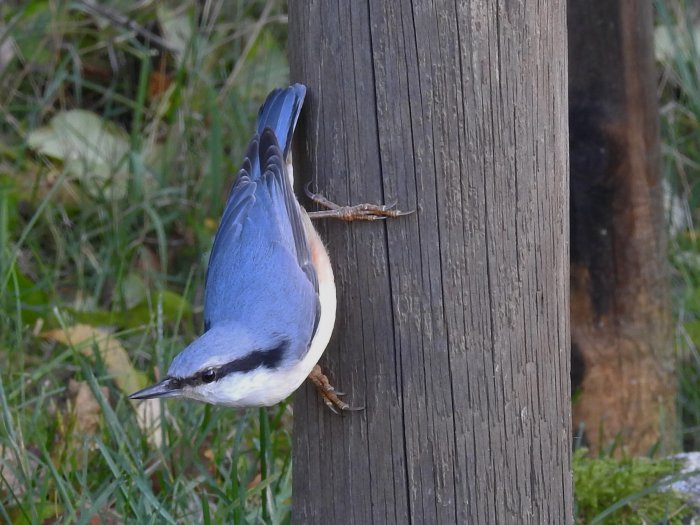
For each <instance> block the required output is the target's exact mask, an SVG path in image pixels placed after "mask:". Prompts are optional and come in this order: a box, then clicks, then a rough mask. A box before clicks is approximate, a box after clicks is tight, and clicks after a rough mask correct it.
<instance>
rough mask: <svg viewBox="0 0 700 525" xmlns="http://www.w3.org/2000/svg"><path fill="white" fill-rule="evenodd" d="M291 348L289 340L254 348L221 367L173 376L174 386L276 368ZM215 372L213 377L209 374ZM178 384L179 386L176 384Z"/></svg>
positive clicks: (207, 381) (208, 381) (191, 384)
mask: <svg viewBox="0 0 700 525" xmlns="http://www.w3.org/2000/svg"><path fill="white" fill-rule="evenodd" d="M288 348H289V342H288V341H286V340H285V341H283V342H282V343H281V344H280V345H278V346H276V347H275V348H272V349H270V350H253V351H252V352H250V353H249V354H248V355H246V356H245V357H241V358H240V359H234V360H233V361H231V362H229V363H226V364H223V365H221V366H219V367H211V368H206V369H205V370H202V371H201V372H197V373H196V374H195V375H193V376H190V377H174V378H172V383H173V388H178V389H179V388H182V387H183V386H193V387H194V386H198V385H201V384H208V383H213V382H214V381H218V380H219V379H221V378H222V377H225V376H227V375H228V374H233V373H235V372H252V371H253V370H255V369H256V368H260V367H261V366H262V367H263V368H268V369H273V368H276V367H277V366H278V365H279V364H280V363H281V362H282V360H283V359H284V356H285V354H286V353H287V350H288ZM212 372H213V377H211V378H210V377H209V374H210V373H212ZM205 375H206V377H205ZM176 385H177V386H176Z"/></svg>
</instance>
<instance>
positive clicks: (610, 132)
mask: <svg viewBox="0 0 700 525" xmlns="http://www.w3.org/2000/svg"><path fill="white" fill-rule="evenodd" d="M568 18H569V82H570V84H569V101H570V107H571V113H570V123H571V124H570V125H571V136H570V139H571V277H572V280H571V323H572V344H573V350H574V353H575V357H577V359H575V360H574V363H578V365H577V366H574V377H575V381H574V386H575V388H576V389H578V390H580V395H578V396H577V400H576V402H575V403H574V423H575V426H576V428H577V429H579V428H580V429H585V437H586V441H587V442H588V444H589V445H590V446H591V448H592V449H593V451H594V452H597V451H598V450H599V449H600V448H601V447H605V446H608V445H609V444H610V443H611V442H613V441H614V440H618V447H617V450H618V451H622V450H625V451H627V452H630V453H633V454H645V453H648V452H649V450H651V449H652V447H654V446H656V445H657V444H660V445H661V450H662V451H665V452H670V451H673V450H674V448H675V443H674V440H675V425H674V422H675V393H676V388H675V385H676V382H675V378H674V374H673V364H674V363H673V341H672V330H671V328H672V326H671V316H670V301H669V295H668V286H667V278H668V272H667V266H666V239H665V236H664V224H665V222H664V217H663V210H662V187H661V175H660V160H659V150H660V147H659V126H658V110H657V100H656V99H657V95H656V82H657V79H656V74H655V71H654V40H653V9H652V3H651V2H644V1H642V2H640V1H638V0H569V13H568Z"/></svg>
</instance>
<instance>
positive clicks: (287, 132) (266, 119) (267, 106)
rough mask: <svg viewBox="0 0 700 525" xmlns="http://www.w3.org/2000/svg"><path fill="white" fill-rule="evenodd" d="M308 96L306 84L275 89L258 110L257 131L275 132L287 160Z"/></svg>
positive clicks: (260, 132)
mask: <svg viewBox="0 0 700 525" xmlns="http://www.w3.org/2000/svg"><path fill="white" fill-rule="evenodd" d="M305 96H306V86H304V85H303V84H294V85H292V86H289V87H288V88H285V89H275V90H274V91H272V92H271V93H270V94H269V95H268V96H267V99H266V100H265V103H264V104H263V105H262V106H260V111H258V123H257V133H258V135H260V136H262V134H263V131H265V128H270V129H272V131H274V132H275V136H276V137H277V143H278V144H279V145H280V148H282V152H283V154H284V156H283V157H282V158H283V159H285V160H286V158H287V155H288V154H289V149H290V147H291V144H292V135H293V134H294V128H295V127H296V125H297V119H298V118H299V114H300V113H301V107H302V105H303V104H304V97H305Z"/></svg>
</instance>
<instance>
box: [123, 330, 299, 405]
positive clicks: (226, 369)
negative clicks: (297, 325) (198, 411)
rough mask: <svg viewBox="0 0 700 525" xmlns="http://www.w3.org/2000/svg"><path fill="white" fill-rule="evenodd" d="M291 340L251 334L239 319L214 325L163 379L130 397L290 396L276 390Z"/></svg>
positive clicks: (249, 400)
mask: <svg viewBox="0 0 700 525" xmlns="http://www.w3.org/2000/svg"><path fill="white" fill-rule="evenodd" d="M293 344H294V341H293V338H291V337H289V336H288V335H285V334H279V333H271V334H268V335H263V334H258V333H251V331H249V330H246V329H245V328H244V327H242V326H240V325H238V324H235V323H231V324H228V323H226V324H224V325H223V326H216V327H212V328H210V329H209V330H208V331H207V332H205V333H204V334H203V335H202V336H201V337H199V338H198V339H196V340H195V341H194V342H192V344H190V345H189V346H188V347H187V348H185V349H184V350H183V351H182V352H180V353H179V354H178V355H177V356H175V359H173V362H172V364H171V365H170V368H169V369H168V373H167V375H166V376H165V377H164V378H163V380H162V381H160V382H159V383H156V384H155V385H152V386H149V387H147V388H144V389H143V390H139V391H138V392H135V393H133V394H131V395H130V396H129V398H130V399H151V398H158V397H185V398H191V399H196V400H198V401H204V402H206V403H211V404H214V405H226V406H233V407H246V406H260V405H271V404H274V403H277V402H279V401H280V400H281V399H283V398H284V397H286V395H282V394H280V395H281V396H282V397H281V399H280V398H279V397H280V395H275V391H276V389H275V388H274V380H275V377H277V376H278V375H280V373H282V375H284V374H283V372H284V370H285V369H286V367H287V366H288V363H289V360H290V359H289V357H290V353H291V351H292V350H293ZM271 383H272V384H271ZM271 386H272V387H273V388H272V389H271V388H270V387H271Z"/></svg>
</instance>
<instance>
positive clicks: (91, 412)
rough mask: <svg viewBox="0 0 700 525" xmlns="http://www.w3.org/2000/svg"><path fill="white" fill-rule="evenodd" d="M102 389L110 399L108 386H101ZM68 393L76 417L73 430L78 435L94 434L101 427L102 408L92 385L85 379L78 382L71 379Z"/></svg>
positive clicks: (72, 411)
mask: <svg viewBox="0 0 700 525" xmlns="http://www.w3.org/2000/svg"><path fill="white" fill-rule="evenodd" d="M100 390H101V391H102V395H103V396H104V397H105V399H109V390H108V389H107V387H101V388H100ZM68 394H69V396H70V401H69V405H68V406H69V410H70V412H71V414H72V416H73V417H74V418H75V426H74V429H73V431H74V432H75V433H76V435H77V436H80V435H83V436H84V435H88V436H92V435H94V434H95V433H96V432H97V430H98V429H99V428H100V419H101V416H102V410H101V408H100V404H99V403H98V401H97V399H96V398H95V395H94V394H93V393H92V389H91V388H90V385H88V384H87V383H86V382H85V381H80V382H78V381H75V380H74V379H71V380H70V381H69V383H68Z"/></svg>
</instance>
